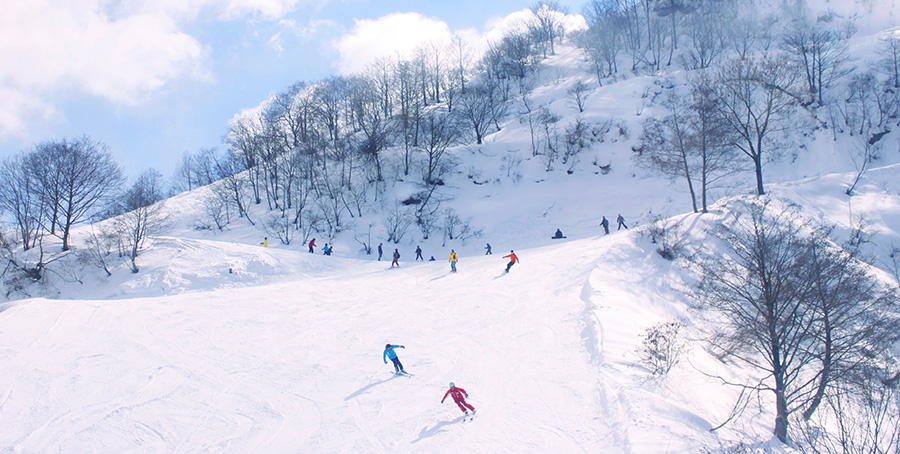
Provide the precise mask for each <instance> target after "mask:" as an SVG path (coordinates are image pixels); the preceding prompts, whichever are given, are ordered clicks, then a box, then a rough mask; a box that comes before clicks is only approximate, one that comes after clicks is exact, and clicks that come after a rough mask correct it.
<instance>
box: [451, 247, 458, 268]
mask: <svg viewBox="0 0 900 454" xmlns="http://www.w3.org/2000/svg"><path fill="white" fill-rule="evenodd" d="M458 261H459V256H458V255H456V251H455V250H453V249H450V272H451V273H455V272H456V262H458Z"/></svg>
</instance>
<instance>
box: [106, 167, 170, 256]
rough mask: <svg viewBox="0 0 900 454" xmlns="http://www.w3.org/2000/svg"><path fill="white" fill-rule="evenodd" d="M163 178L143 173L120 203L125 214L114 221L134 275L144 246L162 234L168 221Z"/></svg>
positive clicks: (151, 171) (158, 175)
mask: <svg viewBox="0 0 900 454" xmlns="http://www.w3.org/2000/svg"><path fill="white" fill-rule="evenodd" d="M162 181H163V179H162V175H161V174H160V173H159V172H158V171H156V170H153V169H150V170H147V171H145V172H143V173H142V174H141V175H140V176H139V177H138V178H137V180H136V181H135V182H134V184H133V185H132V186H131V188H130V189H128V190H127V191H125V194H124V195H123V196H122V198H121V200H120V204H121V208H122V210H123V211H124V212H125V213H124V214H122V215H120V216H118V217H117V218H116V219H115V226H116V231H117V232H118V234H119V238H120V241H121V244H122V250H123V253H124V255H125V257H127V258H128V259H129V261H130V264H131V272H132V273H137V272H138V271H139V269H138V267H137V263H136V259H137V256H138V252H139V251H140V250H141V249H142V248H143V247H144V245H145V243H146V242H147V241H148V240H150V239H152V238H154V237H156V236H157V235H159V234H160V233H162V232H163V231H164V230H165V229H166V227H167V222H168V218H167V216H166V215H165V213H164V212H163V205H164V202H162V200H163V198H164V197H165V195H164V192H163V184H162Z"/></svg>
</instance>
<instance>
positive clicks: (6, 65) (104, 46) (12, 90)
mask: <svg viewBox="0 0 900 454" xmlns="http://www.w3.org/2000/svg"><path fill="white" fill-rule="evenodd" d="M300 1H301V0H228V1H217V0H118V1H117V0H28V1H15V2H7V3H8V4H6V5H4V7H3V12H2V14H0V103H2V106H3V108H2V113H0V137H2V136H16V137H19V138H26V137H27V125H28V123H29V120H30V119H35V118H38V119H46V118H49V117H52V116H54V115H55V114H56V112H57V109H56V107H55V104H56V103H57V102H59V98H60V97H65V96H66V95H69V94H71V95H76V96H77V95H83V94H87V95H90V96H96V97H99V98H102V99H106V100H109V101H110V102H113V103H117V104H135V103H139V102H142V101H144V100H146V99H148V98H149V97H150V96H152V95H153V94H155V93H157V92H159V90H161V89H163V88H164V87H165V86H166V85H167V84H169V83H171V82H172V81H174V80H179V79H190V80H212V75H211V73H210V69H209V67H210V62H209V49H208V48H207V47H206V46H204V45H203V44H202V43H201V42H199V41H198V40H197V39H196V38H195V37H193V36H191V35H189V34H188V33H186V32H185V31H183V28H184V27H185V26H187V25H189V24H190V23H192V22H194V21H200V20H209V19H211V20H233V19H237V18H240V17H244V16H252V17H254V18H261V19H267V20H268V19H277V18H280V17H282V16H283V15H285V14H286V13H288V12H290V11H291V10H292V9H294V8H295V7H296V5H297V3H299V2H300Z"/></svg>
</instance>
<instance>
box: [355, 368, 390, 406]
mask: <svg viewBox="0 0 900 454" xmlns="http://www.w3.org/2000/svg"><path fill="white" fill-rule="evenodd" d="M397 377H398V375H394V376H392V377H391V378H385V379H384V380H381V381H376V382H372V383H369V384H368V385H366V386H363V387H362V388H359V389H358V390H356V391H354V392H353V393H351V394H350V395H349V396H347V397H345V398H344V401H345V402H346V401H348V400H350V399H353V398H354V397H356V396H359V395H360V394H365V392H366V391H368V390H370V389H372V388H374V387H376V386H378V385H380V384H383V383H387V382H389V381H391V380H393V379H395V378H397Z"/></svg>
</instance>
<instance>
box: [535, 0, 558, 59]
mask: <svg viewBox="0 0 900 454" xmlns="http://www.w3.org/2000/svg"><path fill="white" fill-rule="evenodd" d="M531 12H532V14H534V19H533V22H532V23H531V24H529V28H530V29H531V32H532V34H533V35H534V36H535V38H536V39H535V40H536V41H537V42H538V43H539V44H540V47H541V49H542V53H543V55H544V57H546V56H547V51H549V52H550V55H556V43H557V42H558V41H559V40H560V38H561V37H562V36H563V35H565V33H566V30H565V27H563V21H562V19H563V17H564V16H565V15H566V9H565V8H564V7H562V6H561V5H560V4H559V2H558V1H557V0H543V1H541V2H539V3H536V4H535V5H534V6H532V7H531Z"/></svg>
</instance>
